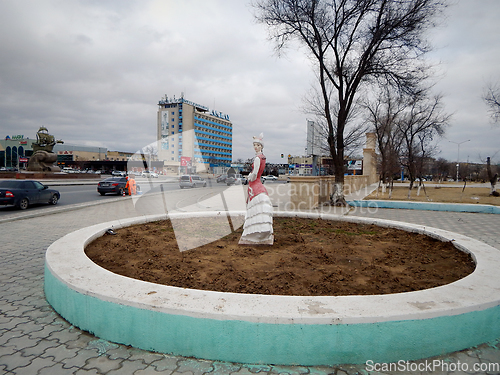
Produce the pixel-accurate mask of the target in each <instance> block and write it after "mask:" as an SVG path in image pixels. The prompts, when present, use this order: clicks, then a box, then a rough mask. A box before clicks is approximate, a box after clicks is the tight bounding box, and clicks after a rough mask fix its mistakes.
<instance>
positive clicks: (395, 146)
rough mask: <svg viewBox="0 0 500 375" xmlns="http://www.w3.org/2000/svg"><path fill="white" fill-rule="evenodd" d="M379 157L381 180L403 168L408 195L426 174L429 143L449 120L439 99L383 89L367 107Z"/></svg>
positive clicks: (386, 179) (388, 177) (422, 94)
mask: <svg viewBox="0 0 500 375" xmlns="http://www.w3.org/2000/svg"><path fill="white" fill-rule="evenodd" d="M366 108H367V110H368V113H369V114H370V116H369V121H370V122H371V124H372V125H373V128H374V131H375V134H376V138H377V146H378V151H379V153H380V156H381V168H380V171H381V180H382V181H384V182H386V181H388V180H390V181H392V176H393V175H394V174H395V173H397V172H398V170H399V169H400V167H401V166H404V167H405V168H406V171H407V174H408V177H409V180H410V189H409V191H408V194H410V192H411V189H412V187H413V183H414V181H415V180H416V179H417V178H419V181H420V182H422V181H423V176H424V175H426V174H427V167H428V164H429V161H430V156H432V152H433V150H434V148H433V145H432V142H433V140H434V138H435V137H436V136H441V135H443V133H444V130H445V128H446V126H447V124H448V121H449V119H450V115H447V114H445V113H444V110H443V105H442V97H441V96H439V95H437V96H434V97H430V94H429V89H428V88H427V89H422V90H421V91H420V92H418V93H415V94H412V95H406V94H403V93H398V92H395V91H393V90H391V89H390V88H386V89H385V90H384V91H383V92H382V93H381V94H380V96H379V97H378V99H377V100H376V101H374V102H372V103H369V104H368V105H367V106H366Z"/></svg>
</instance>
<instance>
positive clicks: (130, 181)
mask: <svg viewBox="0 0 500 375" xmlns="http://www.w3.org/2000/svg"><path fill="white" fill-rule="evenodd" d="M125 189H127V191H128V195H135V194H137V185H136V183H135V180H134V177H129V176H127V184H126V185H125Z"/></svg>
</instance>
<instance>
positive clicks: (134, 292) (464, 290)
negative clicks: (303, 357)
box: [46, 211, 500, 324]
mask: <svg viewBox="0 0 500 375" xmlns="http://www.w3.org/2000/svg"><path fill="white" fill-rule="evenodd" d="M221 214H230V215H231V216H234V215H243V214H244V212H243V211H238V212H235V211H231V212H227V213H226V212H190V213H182V214H171V215H165V214H163V215H148V216H139V217H135V218H130V219H123V220H116V221H110V222H107V223H101V224H97V225H93V226H90V227H87V228H83V229H80V230H78V231H75V232H72V233H69V234H67V235H66V236H64V237H62V238H61V239H59V240H57V241H56V242H54V243H53V244H52V245H51V246H50V247H49V248H48V250H47V253H46V267H47V269H48V271H50V272H51V273H52V275H53V276H54V277H56V278H57V279H59V280H60V281H61V282H62V283H64V284H65V285H66V286H67V287H69V288H70V289H73V290H75V291H76V292H78V293H81V294H84V295H89V296H92V297H95V298H98V299H100V300H104V301H108V302H111V303H116V304H121V305H127V306H133V307H138V308H141V309H147V310H152V311H159V312H163V313H167V314H174V315H185V316H191V317H197V318H206V319H216V320H241V321H248V322H259V323H271V324H292V323H293V324H356V323H376V322H385V321H398V320H418V319H428V318H434V317H439V316H450V315H458V314H463V313H467V312H472V311H481V310H485V309H488V308H491V307H494V306H497V305H499V304H500V293H499V292H500V273H498V269H500V261H499V256H498V255H499V250H497V249H495V248H493V247H492V246H489V245H487V244H485V243H483V242H480V241H478V240H475V239H472V238H470V237H467V236H464V235H461V234H458V233H453V232H448V231H445V230H441V229H437V228H431V227H425V226H421V225H415V224H408V223H402V222H397V221H389V220H381V219H369V218H361V217H345V216H337V215H331V214H321V213H309V212H281V211H279V212H275V213H274V216H275V217H302V218H310V219H317V218H321V219H324V220H336V221H347V222H353V223H363V224H374V225H378V226H382V227H391V228H397V229H402V230H406V231H410V232H416V233H422V234H426V235H429V236H431V237H434V238H437V239H440V240H444V241H453V242H454V244H455V246H456V247H457V248H459V249H460V250H462V251H466V252H469V253H471V254H472V257H473V259H474V260H475V262H476V269H475V271H474V272H473V273H472V274H470V275H468V276H467V277H465V278H463V279H460V280H457V281H456V282H453V283H451V284H448V285H444V286H440V287H436V288H431V289H425V290H421V291H416V292H408V293H396V294H385V295H371V296H327V297H324V296H322V297H314V296H305V297H303V296H275V295H255V294H238V293H222V292H213V291H204V290H196V289H186V288H178V287H171V286H166V285H159V284H154V283H150V282H145V281H141V280H137V279H132V278H128V277H125V276H121V275H117V274H114V273H112V272H110V271H108V270H106V269H104V268H102V267H99V266H98V265H96V264H95V263H93V262H92V261H91V260H90V259H89V258H88V257H87V256H86V255H85V252H84V248H85V246H86V245H87V244H88V243H90V242H91V241H93V240H94V239H95V238H97V237H100V236H102V235H103V234H104V232H105V231H106V230H107V229H109V228H114V229H119V228H122V227H126V226H130V225H134V224H140V223H145V222H150V221H156V220H163V219H167V218H170V219H181V218H191V217H201V216H203V217H211V216H217V215H221Z"/></svg>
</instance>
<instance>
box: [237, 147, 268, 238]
mask: <svg viewBox="0 0 500 375" xmlns="http://www.w3.org/2000/svg"><path fill="white" fill-rule="evenodd" d="M265 167H266V157H265V156H264V154H262V153H259V154H257V156H256V157H255V159H254V163H253V170H252V173H250V174H249V175H248V181H249V182H248V199H247V212H246V215H245V224H244V225H243V234H242V235H241V238H240V241H239V244H240V245H272V244H273V242H274V235H273V205H272V203H271V200H270V199H269V195H268V194H267V190H266V188H265V187H264V185H263V184H262V182H261V181H260V177H261V176H262V173H263V172H264V168H265Z"/></svg>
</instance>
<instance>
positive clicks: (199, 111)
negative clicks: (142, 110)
mask: <svg viewBox="0 0 500 375" xmlns="http://www.w3.org/2000/svg"><path fill="white" fill-rule="evenodd" d="M157 121H158V125H157V129H158V131H157V137H158V138H157V139H158V159H159V160H163V161H164V163H165V167H166V168H167V169H178V170H180V171H181V172H186V171H189V170H190V169H189V167H191V168H192V169H191V170H193V169H195V168H196V170H198V171H202V170H209V169H210V168H215V167H221V166H230V164H231V159H232V148H233V146H232V145H233V124H232V123H231V121H230V120H229V116H228V115H226V114H223V113H221V112H217V111H215V110H212V111H210V110H209V108H208V107H206V106H203V105H200V104H196V103H193V102H191V101H189V100H186V99H184V97H183V96H181V97H180V98H178V99H176V98H175V97H174V98H168V97H167V96H165V97H164V98H162V99H161V100H160V101H159V102H158V120H157Z"/></svg>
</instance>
